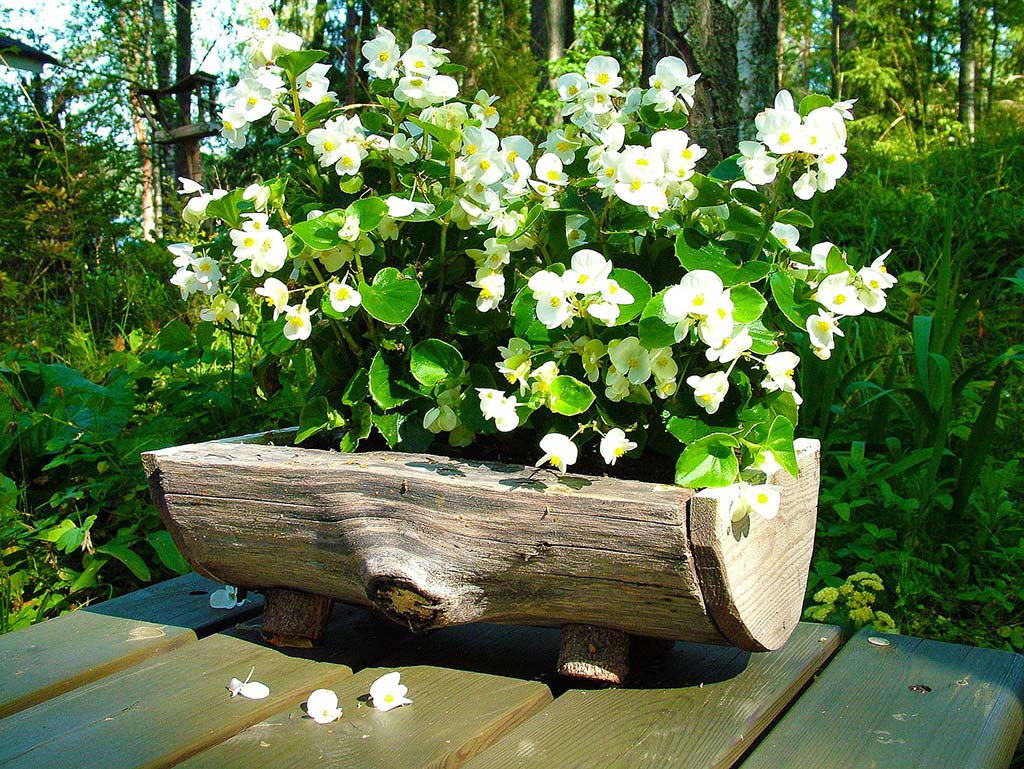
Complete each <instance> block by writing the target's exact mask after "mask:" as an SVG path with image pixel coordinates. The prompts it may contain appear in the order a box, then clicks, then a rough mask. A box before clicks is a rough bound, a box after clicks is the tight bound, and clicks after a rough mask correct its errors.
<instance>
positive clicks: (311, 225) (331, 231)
mask: <svg viewBox="0 0 1024 769" xmlns="http://www.w3.org/2000/svg"><path fill="white" fill-rule="evenodd" d="M345 218H346V213H345V211H342V210H340V209H335V210H333V211H328V212H327V213H325V214H321V215H320V216H318V217H317V218H316V219H310V220H309V221H305V222H296V223H295V224H294V225H292V232H294V233H295V236H296V237H297V238H298V239H299V240H301V241H302V242H303V243H305V244H306V245H307V246H309V247H310V248H312V249H313V250H314V251H327V250H328V249H331V248H335V247H336V246H337V245H338V244H339V243H341V242H342V240H341V236H340V235H338V230H339V229H340V228H341V226H342V225H343V224H344V223H345Z"/></svg>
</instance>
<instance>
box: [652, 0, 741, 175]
mask: <svg viewBox="0 0 1024 769" xmlns="http://www.w3.org/2000/svg"><path fill="white" fill-rule="evenodd" d="M657 35H658V37H659V39H661V40H662V41H663V53H664V55H667V56H678V57H679V58H681V59H682V60H683V61H684V62H686V66H687V68H688V69H689V71H690V72H691V73H692V72H700V73H701V79H700V81H699V82H698V84H697V96H696V100H695V104H694V108H693V111H692V112H691V114H690V128H689V131H690V134H691V136H692V137H693V139H694V140H695V141H697V142H699V143H700V144H701V145H702V146H704V147H706V148H707V150H708V163H709V165H711V166H713V165H714V164H715V163H717V162H718V161H719V160H722V159H723V158H725V157H728V156H729V155H731V154H732V153H733V152H734V151H735V150H736V144H737V142H738V141H739V92H740V86H739V80H738V79H737V74H736V73H737V66H736V43H737V32H736V16H735V14H733V12H732V10H731V9H730V8H729V7H728V6H727V5H726V3H725V2H724V1H723V0H682V1H681V2H673V0H661V3H660V7H659V9H658V19H657Z"/></svg>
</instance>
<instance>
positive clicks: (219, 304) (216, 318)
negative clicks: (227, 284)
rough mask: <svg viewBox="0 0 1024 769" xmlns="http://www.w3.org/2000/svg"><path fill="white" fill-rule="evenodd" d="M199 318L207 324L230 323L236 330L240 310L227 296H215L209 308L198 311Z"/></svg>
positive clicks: (236, 303)
mask: <svg viewBox="0 0 1024 769" xmlns="http://www.w3.org/2000/svg"><path fill="white" fill-rule="evenodd" d="M199 317H200V318H202V319H203V320H205V321H206V322H207V323H230V324H231V325H232V326H234V327H235V328H238V320H239V318H240V317H241V310H240V308H239V306H238V302H236V301H235V300H234V299H232V298H231V297H229V296H228V295H227V294H217V296H215V297H214V298H213V301H212V302H211V303H210V306H209V307H205V308H203V309H202V310H200V311H199Z"/></svg>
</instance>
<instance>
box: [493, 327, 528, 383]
mask: <svg viewBox="0 0 1024 769" xmlns="http://www.w3.org/2000/svg"><path fill="white" fill-rule="evenodd" d="M498 352H499V353H500V354H501V362H500V363H497V364H495V365H496V367H497V369H498V372H499V373H500V374H501V375H502V376H504V377H505V379H507V380H508V383H509V384H518V385H519V389H520V391H524V390H526V388H527V382H526V377H527V376H529V374H530V368H531V365H530V357H531V354H532V352H533V349H532V347H531V345H530V343H529V342H527V341H526V340H525V339H520V338H519V337H516V336H514V337H512V338H511V339H509V340H508V345H507V346H505V347H498Z"/></svg>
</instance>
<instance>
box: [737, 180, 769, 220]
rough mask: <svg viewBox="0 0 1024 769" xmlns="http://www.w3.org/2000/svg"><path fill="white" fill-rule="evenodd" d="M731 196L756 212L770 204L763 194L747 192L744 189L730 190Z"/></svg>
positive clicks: (755, 191) (753, 191)
mask: <svg viewBox="0 0 1024 769" xmlns="http://www.w3.org/2000/svg"><path fill="white" fill-rule="evenodd" d="M732 196H733V197H734V198H736V200H738V201H739V202H740V203H742V204H743V205H745V206H750V207H751V208H753V209H755V210H758V211H759V210H761V208H763V207H764V206H767V205H769V204H770V203H771V201H770V200H769V199H768V197H767V196H766V195H765V194H764V193H761V192H758V191H757V190H748V189H747V188H746V187H737V188H736V189H734V190H732ZM730 221H731V217H730Z"/></svg>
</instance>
